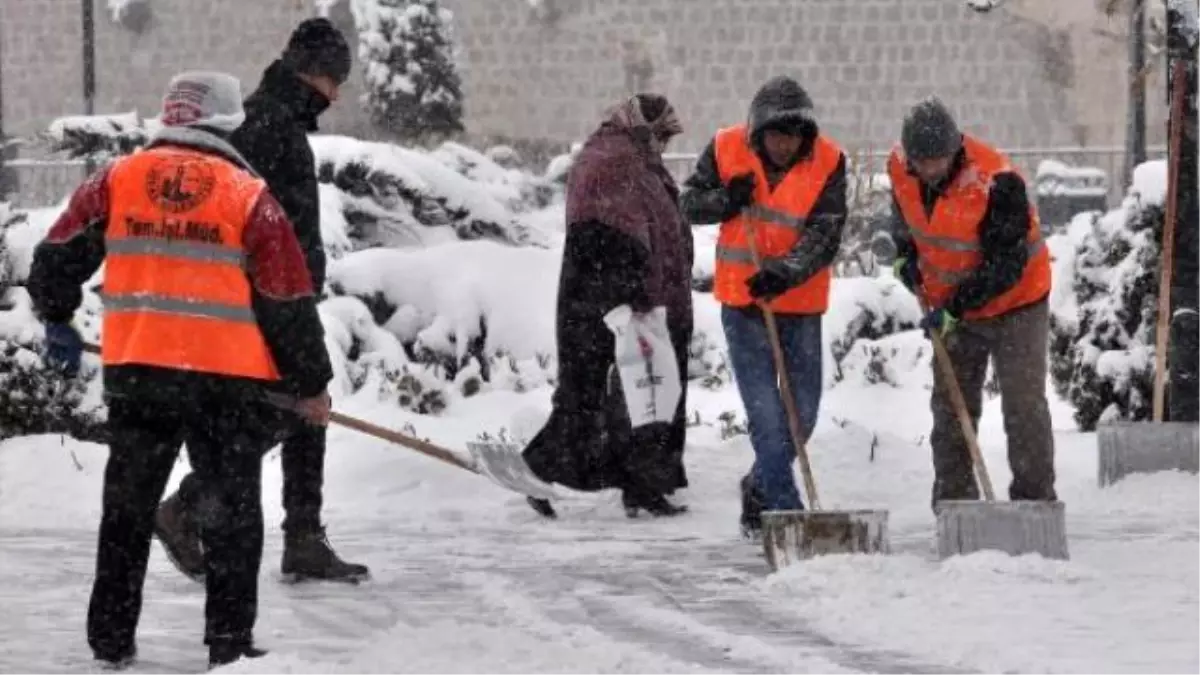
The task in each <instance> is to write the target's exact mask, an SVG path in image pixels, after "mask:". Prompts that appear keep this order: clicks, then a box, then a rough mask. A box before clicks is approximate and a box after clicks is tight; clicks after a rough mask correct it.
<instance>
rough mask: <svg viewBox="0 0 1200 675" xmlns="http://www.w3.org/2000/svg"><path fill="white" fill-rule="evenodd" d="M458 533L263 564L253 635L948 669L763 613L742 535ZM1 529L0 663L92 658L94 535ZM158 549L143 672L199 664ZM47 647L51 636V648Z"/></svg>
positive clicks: (335, 650) (346, 544)
mask: <svg viewBox="0 0 1200 675" xmlns="http://www.w3.org/2000/svg"><path fill="white" fill-rule="evenodd" d="M456 531H457V537H459V538H461V539H469V540H470V541H471V542H472V543H471V546H470V549H471V554H470V555H467V556H463V555H461V553H462V548H463V547H462V546H461V544H460V543H458V542H457V540H456V539H455V538H450V537H447V536H446V535H445V533H441V532H431V531H429V530H425V529H413V528H387V527H384V526H383V525H382V524H381V525H379V526H376V527H373V528H370V529H359V530H349V531H343V532H342V533H341V535H340V536H339V537H338V543H339V544H340V546H341V548H343V549H344V550H345V551H346V553H347V554H348V555H351V556H368V555H369V556H370V557H371V558H372V559H373V560H379V559H381V558H390V559H392V560H394V561H395V564H394V565H393V566H392V567H391V568H390V569H388V570H387V571H386V572H385V573H381V574H377V579H376V580H375V582H374V583H371V584H365V585H362V586H358V587H347V586H338V585H329V584H320V585H316V584H310V585H303V586H285V585H283V584H280V583H278V582H276V581H275V579H274V570H273V569H271V570H270V571H269V572H268V573H267V574H265V575H264V582H263V597H262V607H263V614H262V618H261V623H260V625H261V626H262V627H264V628H265V629H266V630H267V632H266V633H264V634H263V638H262V641H263V643H264V644H269V645H270V646H272V647H273V648H274V649H276V650H280V651H287V652H290V653H292V655H293V656H294V657H296V658H299V659H302V660H305V661H323V662H329V661H334V662H336V661H340V660H343V659H344V658H350V657H355V656H358V655H359V654H358V652H359V650H361V648H362V644H363V642H364V638H369V637H370V636H372V635H373V634H376V633H384V632H391V633H392V634H393V636H394V638H395V639H404V638H405V631H406V629H414V630H418V631H419V630H420V629H422V628H428V627H430V626H438V625H441V626H457V628H456V630H460V631H461V630H474V629H475V628H484V629H493V630H498V629H501V628H504V629H508V630H511V629H513V628H515V629H517V630H518V631H519V632H521V633H524V634H525V635H527V636H528V637H529V638H530V639H531V640H530V641H531V642H532V643H536V642H539V641H546V642H555V643H562V642H572V641H576V640H579V641H587V642H591V643H592V644H593V645H594V646H602V645H603V643H604V642H612V643H616V644H619V645H621V651H622V652H626V653H627V652H629V651H630V650H631V649H636V650H641V651H645V652H646V653H648V654H655V655H657V656H658V657H660V659H661V667H663V668H664V669H666V670H673V671H676V670H682V671H706V670H712V671H721V672H955V669H953V668H951V667H949V666H945V665H943V664H934V663H928V662H924V661H921V660H919V659H915V658H913V657H911V656H907V655H903V654H896V653H890V652H886V651H874V650H867V649H861V648H854V647H851V646H849V645H845V644H839V643H837V642H836V641H834V640H832V639H830V638H829V637H827V636H824V635H822V634H820V633H819V632H818V631H815V630H814V629H813V628H812V627H810V626H806V625H804V624H803V623H798V622H797V620H796V617H795V616H792V615H788V614H785V613H782V612H772V611H771V610H770V609H769V608H768V607H765V606H764V603H763V602H762V601H761V600H758V601H756V599H755V597H754V596H755V591H754V590H753V584H754V582H755V581H756V580H757V579H760V578H761V577H762V576H763V575H764V574H765V572H766V568H765V563H764V561H763V560H762V558H761V557H760V556H758V555H757V552H756V551H755V550H753V549H752V548H749V547H747V546H745V545H744V544H741V543H740V542H738V541H702V540H698V539H697V538H694V537H681V538H677V539H674V540H672V539H670V538H666V539H663V538H659V537H655V536H648V537H643V538H639V537H636V536H626V537H623V538H621V539H620V540H618V541H613V542H611V544H610V545H607V546H606V545H605V544H604V543H603V542H597V541H595V538H594V537H592V538H591V539H592V541H588V539H589V537H588V535H587V533H586V532H580V533H579V537H578V539H576V541H577V542H579V543H585V544H587V545H588V548H589V553H588V555H587V556H586V557H580V558H576V557H575V556H573V555H571V551H570V549H571V548H573V544H572V541H571V539H575V538H574V537H562V539H563V541H561V542H560V543H559V544H558V546H559V547H562V550H561V551H560V553H561V555H560V556H556V555H551V556H547V555H546V551H545V541H544V536H542V535H541V533H539V532H538V530H537V528H528V529H526V530H523V531H516V532H512V531H507V532H502V533H498V532H496V531H495V530H494V529H490V528H458V529H457V530H456ZM0 541H3V544H2V545H0V550H2V552H3V559H4V561H5V576H7V577H9V578H17V579H20V580H21V584H20V586H18V587H15V588H10V590H9V592H6V593H3V594H0V604H2V605H3V606H4V607H6V611H5V612H4V614H3V615H2V616H0V634H3V635H17V634H23V635H25V636H28V637H30V638H32V637H34V636H38V639H36V640H32V639H31V640H28V641H20V642H13V643H12V644H10V645H6V647H5V649H4V651H3V653H2V654H0V671H3V672H46V671H62V672H80V671H87V670H94V668H93V667H92V666H91V664H89V663H87V659H88V656H89V654H88V652H87V649H86V646H85V645H84V644H83V642H82V634H81V631H80V628H81V626H82V622H83V611H84V607H85V605H86V599H87V598H86V595H87V588H88V586H87V584H88V582H89V578H90V572H91V564H92V556H93V554H94V545H93V532H92V531H90V530H60V531H56V532H44V531H24V532H22V531H9V530H5V531H2V532H0ZM154 557H155V560H154V564H153V566H152V567H153V569H152V571H151V574H150V578H149V581H148V584H147V593H146V595H147V605H146V610H145V614H144V618H143V624H142V625H143V628H142V638H141V650H142V657H143V665H142V667H140V668H138V670H153V671H161V670H163V669H164V668H166V669H169V670H170V671H171V672H189V671H196V670H199V669H201V668H202V667H203V665H204V664H203V661H202V659H203V652H202V650H200V649H199V648H198V646H197V644H196V635H197V629H198V623H199V619H198V617H199V612H200V608H201V601H202V597H203V594H202V592H201V588H200V587H199V586H197V585H193V584H191V583H190V582H187V581H184V580H183V579H181V578H180V577H178V575H177V574H175V573H174V571H173V570H171V569H170V568H168V567H167V566H166V564H165V562H164V560H163V558H162V556H161V551H158V550H156V553H155V556H154ZM49 560H52V561H53V562H54V564H47V561H49ZM277 561H278V550H277V549H275V548H272V549H270V550H268V553H267V557H266V563H267V564H268V565H269V566H271V567H272V568H273V566H274V564H275V563H276V562H277ZM47 645H55V646H56V647H55V649H54V650H53V652H52V653H47V648H46V647H47ZM514 665H516V664H514ZM631 665H632V664H631ZM576 666H577V667H578V669H579V670H583V671H590V670H593V669H597V668H599V669H609V668H611V667H614V666H615V667H617V668H619V667H620V664H619V663H612V664H604V663H594V662H589V661H588V659H587V656H586V654H580V658H579V661H578V662H577V663H576ZM379 667H380V668H381V669H383V670H387V669H391V668H398V669H402V670H412V668H411V667H410V666H405V665H400V664H391V665H388V664H384V663H380V664H379ZM496 667H497V668H500V669H503V664H496ZM514 670H520V668H515V669H514Z"/></svg>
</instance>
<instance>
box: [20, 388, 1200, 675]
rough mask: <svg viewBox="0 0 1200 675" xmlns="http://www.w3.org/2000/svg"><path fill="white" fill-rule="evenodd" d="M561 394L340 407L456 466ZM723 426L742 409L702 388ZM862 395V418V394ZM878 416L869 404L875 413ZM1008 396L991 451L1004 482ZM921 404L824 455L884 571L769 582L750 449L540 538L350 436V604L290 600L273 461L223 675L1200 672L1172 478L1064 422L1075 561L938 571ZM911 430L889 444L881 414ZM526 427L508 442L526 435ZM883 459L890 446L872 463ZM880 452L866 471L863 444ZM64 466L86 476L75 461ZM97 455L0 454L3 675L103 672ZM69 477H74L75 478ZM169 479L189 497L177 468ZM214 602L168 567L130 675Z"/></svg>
mask: <svg viewBox="0 0 1200 675" xmlns="http://www.w3.org/2000/svg"><path fill="white" fill-rule="evenodd" d="M548 394H549V392H548V391H538V392H534V393H532V394H528V395H524V396H518V395H513V394H505V395H489V396H484V397H476V398H474V399H468V400H467V401H465V402H463V404H462V407H461V410H460V411H459V412H458V413H457V414H456V415H454V416H447V417H443V418H429V417H416V416H398V415H396V413H394V412H383V411H381V410H379V409H373V408H369V407H362V408H359V409H354V408H353V406H352V404H351V407H350V408H349V409H347V412H351V413H353V414H359V415H362V416H364V417H369V418H371V419H373V420H376V421H378V422H380V423H385V424H389V425H391V426H394V427H397V428H400V427H402V426H403V425H404V424H405V423H408V422H411V423H412V424H414V425H415V426H416V427H417V429H418V431H419V433H420V435H422V436H425V437H431V438H433V439H435V440H440V441H442V442H444V443H446V444H447V445H452V446H457V447H461V443H462V442H463V441H464V440H465V439H466V438H471V437H473V436H474V434H475V433H477V432H478V430H480V429H491V430H496V429H498V428H499V427H501V426H510V427H511V426H512V425H513V424H514V419H516V418H520V417H521V415H519V414H517V410H518V409H519V408H521V407H522V406H528V405H533V406H534V407H538V406H544V404H545V399H546V398H547V397H548ZM694 394H695V400H694V405H695V407H696V412H698V413H699V414H700V416H701V417H702V418H703V419H705V420H715V419H716V417H717V416H718V415H719V414H720V413H721V412H723V411H724V410H728V409H730V408H732V407H733V406H734V405H736V404H735V403H732V402H731V401H730V395H731V392H730V391H729V390H728V389H726V390H721V391H717V392H708V391H705V390H696V391H694ZM868 397H874V398H873V399H871V398H868ZM864 401H865V402H864ZM997 403H998V401H996V400H992V401H989V403H988V406H987V412H986V413H985V417H984V421H983V423H982V424H981V437H982V438H983V444H984V451H985V454H986V455H987V456H988V459H989V461H990V466H991V467H992V472H993V476H994V479H995V481H996V483H997V485H998V486H1004V485H1005V484H1006V481H1007V479H1008V476H1007V471H1006V467H1005V465H1004V461H1003V455H1004V443H1003V435H1002V434H999V433H997V431H998V429H999V427H1000V424H999V420H998V416H997V415H996V413H997V412H998V410H997V408H998V405H997ZM925 408H926V403H925V400H924V396H923V395H914V392H913V391H911V390H905V389H903V388H899V389H893V388H874V389H870V390H852V389H845V390H843V389H834V390H832V391H831V392H830V395H829V397H828V409H829V410H830V411H831V412H830V414H829V416H828V417H827V418H826V421H823V423H822V425H821V426H820V427H818V431H817V435H816V437H815V438H814V440H813V444H812V445H813V452H814V468H815V470H816V471H817V475H818V480H819V481H821V485H822V491H823V496H825V501H826V508H830V509H837V508H842V507H845V506H848V505H854V506H861V507H884V508H887V509H889V510H890V512H891V543H892V550H893V552H892V555H890V556H871V557H858V558H845V557H829V558H824V559H820V560H816V561H812V562H809V563H806V564H804V565H801V566H797V567H793V568H791V569H789V570H787V571H785V572H783V573H781V574H778V575H771V576H768V575H767V569H766V565H765V562H764V560H763V559H762V558H761V556H760V555H759V552H758V550H757V549H756V548H755V547H752V546H750V545H748V544H746V543H744V542H742V541H741V540H740V539H739V538H738V536H737V531H736V518H737V513H736V509H737V491H736V482H737V477H738V476H739V475H740V472H741V471H743V470H744V468H745V465H746V463H747V462H748V459H749V451H748V449H747V447H746V438H745V436H738V437H735V438H733V439H730V440H726V441H723V440H721V439H720V438H719V434H718V433H717V428H718V427H719V425H717V424H713V425H712V426H706V425H702V426H699V427H696V428H695V429H693V430H692V433H691V437H690V438H691V442H692V443H693V445H691V446H690V447H689V452H688V464H689V477H690V479H691V487H690V488H689V489H688V490H687V491H686V494H685V495H684V496H683V499H684V500H685V501H686V502H687V503H688V504H689V505H690V506H691V512H690V513H688V514H686V515H685V516H683V517H680V518H677V519H666V520H653V519H640V520H637V521H629V520H627V519H626V518H625V517H624V515H623V514H622V513H621V509H620V508H619V500H618V499H617V497H616V495H614V494H601V495H595V496H587V497H581V498H576V499H572V500H570V501H567V502H564V503H563V504H562V505H561V509H560V512H561V514H562V517H561V518H560V519H559V520H557V521H545V520H542V519H540V518H539V517H537V516H536V515H534V514H533V512H532V511H531V510H530V509H528V507H526V506H525V504H524V502H523V500H522V499H520V498H519V497H516V496H513V495H510V494H508V493H505V492H502V491H500V490H499V489H496V488H494V487H492V486H491V485H490V484H488V483H486V482H482V481H481V480H480V479H479V478H478V477H475V476H471V475H469V474H466V473H464V472H461V471H457V470H455V469H453V468H449V467H445V466H443V465H441V464H438V463H435V462H432V461H430V460H428V459H426V458H423V457H420V456H416V455H414V454H412V453H409V452H407V451H405V450H401V449H397V448H394V447H391V446H388V445H385V444H383V443H380V442H376V441H373V440H369V439H365V438H363V437H362V436H359V435H356V434H355V433H353V432H350V431H346V430H341V429H335V430H333V431H332V432H331V435H330V443H331V454H330V462H329V469H328V474H327V495H326V516H327V519H328V520H329V524H330V535H331V537H332V540H333V542H334V544H335V545H336V546H337V548H338V550H339V551H340V552H341V553H342V554H343V555H345V556H346V557H347V558H349V559H352V560H359V561H362V562H365V563H367V564H369V565H370V566H371V567H372V571H373V573H374V579H373V580H372V581H371V582H370V583H368V584H364V585H362V586H358V587H347V586H339V585H325V584H318V585H301V586H287V585H284V584H282V583H280V582H279V581H278V579H277V570H278V564H279V559H280V550H279V547H280V545H281V537H280V533H279V530H278V525H277V524H278V523H279V521H280V518H281V513H280V506H279V499H278V497H277V495H278V491H279V480H280V476H279V462H278V458H277V457H274V456H271V457H269V458H268V460H267V465H266V472H265V482H266V485H267V488H266V492H265V495H264V500H263V503H264V508H265V510H266V513H267V522H268V528H267V538H266V545H267V550H266V554H265V557H264V573H263V578H262V583H261V597H260V600H261V602H260V620H259V624H258V640H259V642H260V643H261V644H262V645H263V646H264V647H267V648H269V649H270V650H271V651H272V655H271V656H270V657H268V658H267V659H263V660H261V661H254V662H247V663H245V664H237V665H234V666H231V667H229V668H227V669H225V670H226V671H229V672H480V671H482V672H514V673H515V672H963V671H984V672H994V671H1005V672H1131V671H1132V672H1195V671H1196V670H1197V669H1200V657H1198V656H1197V653H1196V638H1195V636H1196V635H1197V632H1198V630H1200V620H1198V618H1197V615H1196V607H1197V604H1198V603H1200V591H1198V587H1200V573H1198V570H1197V566H1196V560H1197V556H1198V554H1200V542H1198V539H1200V516H1198V514H1197V512H1196V508H1195V505H1196V502H1197V498H1198V494H1200V490H1198V489H1197V481H1196V478H1195V476H1186V475H1173V474H1164V475H1156V476H1147V477H1140V478H1136V479H1132V480H1128V481H1125V482H1123V483H1121V484H1119V485H1117V486H1114V487H1112V488H1109V489H1106V490H1100V489H1099V488H1097V487H1096V486H1095V456H1094V438H1093V437H1091V436H1090V435H1085V434H1079V433H1077V432H1074V431H1071V430H1070V428H1069V426H1070V423H1069V421H1065V422H1064V421H1061V420H1063V419H1064V418H1065V416H1066V413H1065V412H1064V411H1063V410H1062V409H1061V407H1059V408H1058V409H1056V418H1058V419H1059V420H1060V422H1059V423H1058V424H1059V428H1060V429H1061V431H1060V433H1059V435H1058V449H1059V462H1058V464H1059V471H1060V480H1059V486H1060V494H1061V496H1062V497H1063V499H1064V501H1066V503H1067V505H1068V507H1067V514H1068V531H1069V535H1070V539H1071V555H1072V559H1071V561H1069V562H1056V561H1047V560H1043V559H1040V558H1037V557H1032V556H1027V557H1023V558H1011V557H1008V556H1002V555H998V554H978V555H973V556H967V557H964V558H958V559H952V560H949V561H946V562H938V561H936V560H935V559H933V556H932V545H933V522H932V518H931V517H930V514H929V511H928V505H927V503H926V495H927V494H928V480H929V465H928V446H927V445H922V443H923V441H922V436H923V433H924V430H925V429H926V428H927V424H928V417H927V416H928V413H927V412H926V410H925ZM878 410H896V411H905V414H903V415H900V414H899V413H898V414H897V417H896V418H894V419H897V420H900V422H893V423H889V424H888V425H887V426H876V427H871V426H869V425H871V424H876V425H878V420H877V419H876V416H874V415H873V411H878ZM518 426H519V425H518ZM875 441H877V443H876V442H875ZM873 443H874V444H875V446H876V448H875V459H874V460H872V459H870V457H871V453H870V451H869V448H870V447H871V446H872V444H873ZM72 454H73V456H72ZM104 458H105V450H104V448H102V447H99V446H94V445H87V444H81V443H75V442H72V441H70V440H65V441H64V440H63V439H62V438H60V437H58V436H43V437H32V438H24V439H14V440H10V441H7V442H4V443H0V561H2V562H3V565H2V567H0V581H2V582H3V583H2V585H0V607H2V608H3V611H2V612H0V672H14V671H17V672H89V671H94V670H95V666H94V665H93V664H92V663H91V662H90V659H89V657H90V654H89V653H88V650H87V647H86V643H85V640H84V635H83V626H84V615H85V611H86V604H87V594H88V592H89V588H90V583H91V566H92V556H93V554H94V537H95V533H94V524H95V522H96V519H97V516H98V507H99V503H100V499H99V494H100V476H101V473H102V470H103V463H104ZM76 462H78V466H77V465H76ZM182 469H183V465H182V464H181V465H180V467H179V470H177V473H176V476H175V478H174V479H175V480H177V479H178V478H179V476H180V474H181V472H182ZM202 603H203V593H202V589H201V588H200V587H199V586H197V585H195V584H193V583H191V582H190V581H187V580H186V579H184V578H183V577H181V576H180V575H178V574H177V573H176V572H175V571H174V570H173V569H172V568H171V567H170V566H169V564H168V563H167V562H166V559H165V556H164V555H163V554H162V551H161V549H159V548H158V547H157V545H156V546H155V549H154V552H153V554H152V557H151V568H150V573H149V575H148V578H147V584H146V603H145V609H144V613H143V617H142V623H141V629H140V634H139V649H140V652H141V657H142V661H143V662H142V664H141V665H140V666H138V668H137V670H138V671H140V672H199V671H202V670H203V668H204V665H205V664H204V656H205V653H204V650H203V647H202V646H201V645H200V642H199V638H200V635H201V630H202V626H203V621H202Z"/></svg>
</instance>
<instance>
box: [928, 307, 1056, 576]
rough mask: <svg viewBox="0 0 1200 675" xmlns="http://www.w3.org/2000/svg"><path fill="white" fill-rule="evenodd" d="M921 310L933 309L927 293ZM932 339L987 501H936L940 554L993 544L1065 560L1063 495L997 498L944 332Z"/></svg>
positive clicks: (993, 547) (1014, 552) (1015, 551)
mask: <svg viewBox="0 0 1200 675" xmlns="http://www.w3.org/2000/svg"><path fill="white" fill-rule="evenodd" d="M920 303H921V311H922V313H925V312H927V311H928V309H927V306H926V304H925V301H924V299H923V298H921V299H920ZM929 339H930V341H931V342H933V359H934V361H936V362H937V367H938V371H939V372H938V374H939V375H940V376H941V377H942V379H943V381H944V382H945V384H946V389H947V391H949V393H950V402H951V404H952V405H953V406H954V412H955V414H956V415H957V417H958V423H959V425H960V427H961V429H962V435H963V438H964V439H966V441H967V448H968V449H969V450H970V453H971V462H972V463H973V464H974V466H975V473H976V475H977V477H978V479H979V484H980V487H981V489H982V491H983V496H984V501H979V500H942V501H939V502H938V503H937V507H936V510H937V537H938V540H937V548H938V557H940V558H942V559H945V558H948V557H950V556H952V555H959V554H966V553H974V552H975V551H980V550H985V549H991V550H1000V551H1005V552H1007V553H1010V554H1012V555H1022V554H1025V553H1040V554H1041V555H1042V556H1044V557H1046V558H1056V559H1062V560H1066V559H1067V558H1068V554H1067V524H1066V507H1065V505H1064V504H1063V503H1062V502H1060V501H1054V502H1045V501H1016V502H997V501H996V494H995V491H994V490H993V489H992V478H991V476H990V475H989V474H988V470H987V465H986V464H985V463H984V461H983V453H982V452H980V450H979V439H978V437H977V436H976V435H975V425H974V423H973V422H972V421H971V414H970V412H968V410H967V402H966V400H965V399H964V398H963V393H962V389H961V388H960V387H959V386H958V378H957V377H956V376H955V373H954V364H953V363H951V361H950V354H949V353H948V352H947V351H946V345H945V344H944V343H943V342H942V338H941V336H939V335H938V334H937V333H935V332H932V331H931V332H930V335H929Z"/></svg>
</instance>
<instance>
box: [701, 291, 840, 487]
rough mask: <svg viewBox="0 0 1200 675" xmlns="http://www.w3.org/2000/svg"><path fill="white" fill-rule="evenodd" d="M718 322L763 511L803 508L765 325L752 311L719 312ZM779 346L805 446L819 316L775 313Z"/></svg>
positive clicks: (817, 389) (813, 400)
mask: <svg viewBox="0 0 1200 675" xmlns="http://www.w3.org/2000/svg"><path fill="white" fill-rule="evenodd" d="M721 323H722V325H723V326H724V328H725V340H726V342H727V343H728V344H729V361H730V364H731V365H732V366H733V376H734V380H735V381H736V382H737V387H738V393H739V394H741V397H742V404H743V405H744V406H745V407H746V417H747V420H748V422H749V426H750V443H751V445H753V446H754V467H753V468H752V469H751V473H752V474H753V477H754V484H755V486H756V487H757V488H758V492H759V496H760V497H761V499H762V500H763V508H764V509H766V510H768V511H777V510H788V509H799V508H802V507H803V503H802V502H801V500H800V493H799V492H798V491H797V490H796V479H795V477H794V475H793V473H792V460H793V459H795V457H796V452H795V449H794V447H793V445H792V438H791V434H790V432H789V430H788V423H787V413H786V412H785V411H784V407H783V397H782V396H781V395H780V390H779V386H778V380H777V378H776V372H775V360H774V357H773V356H772V352H771V343H770V342H769V341H768V340H767V325H766V322H765V321H764V320H763V316H762V313H761V312H759V311H757V310H756V309H737V308H734V307H722V308H721ZM775 323H776V324H777V325H778V326H779V342H780V345H781V346H782V347H783V358H784V361H785V362H786V364H787V371H788V381H789V383H790V384H791V387H792V396H793V398H795V401H796V411H797V412H798V413H799V416H800V428H801V431H802V432H803V434H804V441H805V442H807V441H808V438H809V436H811V435H812V431H813V428H814V427H816V425H817V410H818V408H819V407H820V405H821V380H822V378H821V315H820V314H804V315H794V314H793V315H787V314H776V315H775Z"/></svg>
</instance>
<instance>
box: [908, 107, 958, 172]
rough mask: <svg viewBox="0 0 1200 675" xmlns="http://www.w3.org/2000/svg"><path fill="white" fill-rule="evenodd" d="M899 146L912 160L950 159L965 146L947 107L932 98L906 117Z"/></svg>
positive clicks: (913, 108)
mask: <svg viewBox="0 0 1200 675" xmlns="http://www.w3.org/2000/svg"><path fill="white" fill-rule="evenodd" d="M900 144H901V145H902V146H903V147H904V154H905V155H907V156H908V158H909V159H934V158H937V157H949V156H951V155H953V154H955V153H956V152H958V149H959V148H961V147H962V132H960V131H959V130H958V124H956V123H955V121H954V115H953V114H951V113H950V109H949V108H947V107H946V104H944V103H942V102H941V100H939V99H938V98H937V97H934V96H930V97H929V98H926V99H924V100H922V101H920V102H919V103H917V104H916V105H914V106H913V107H912V110H910V111H909V112H908V115H906V116H905V118H904V126H903V128H902V129H901V131H900Z"/></svg>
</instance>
